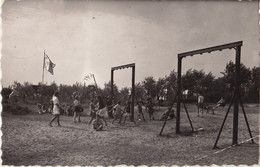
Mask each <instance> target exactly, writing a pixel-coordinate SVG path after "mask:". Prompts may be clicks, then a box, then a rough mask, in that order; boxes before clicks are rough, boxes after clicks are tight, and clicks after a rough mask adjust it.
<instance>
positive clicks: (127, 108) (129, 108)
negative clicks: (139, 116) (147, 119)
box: [123, 101, 131, 124]
mask: <svg viewBox="0 0 260 167" xmlns="http://www.w3.org/2000/svg"><path fill="white" fill-rule="evenodd" d="M130 105H131V102H130V101H128V102H126V107H125V109H124V111H125V114H124V115H125V119H124V122H123V124H125V120H126V117H129V119H130V112H131V106H130Z"/></svg>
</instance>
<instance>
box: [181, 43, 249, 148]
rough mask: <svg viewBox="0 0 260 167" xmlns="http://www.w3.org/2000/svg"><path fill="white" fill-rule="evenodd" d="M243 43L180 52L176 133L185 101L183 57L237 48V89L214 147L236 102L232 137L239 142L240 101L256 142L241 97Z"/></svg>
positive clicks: (235, 141) (233, 140)
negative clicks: (182, 85)
mask: <svg viewBox="0 0 260 167" xmlns="http://www.w3.org/2000/svg"><path fill="white" fill-rule="evenodd" d="M242 44H243V41H238V42H234V43H228V44H224V45H218V46H214V47H209V48H205V49H199V50H194V51H190V52H185V53H180V54H178V81H177V84H178V87H177V88H178V91H177V95H178V98H177V109H176V110H177V114H176V134H179V133H180V103H181V102H182V101H183V100H182V94H181V92H182V91H181V68H182V66H181V65H182V59H183V58H186V57H187V56H194V55H197V54H200V55H201V54H203V53H211V52H213V51H222V50H223V49H232V48H233V49H235V51H236V62H235V90H234V93H233V97H232V99H231V102H230V105H229V107H228V110H227V113H226V115H225V118H224V121H223V123H222V126H221V128H220V131H219V134H218V137H217V140H216V142H215V144H214V147H213V149H214V148H217V142H218V140H219V137H220V134H221V131H222V129H223V126H224V124H225V121H226V118H227V116H228V113H229V110H230V107H231V106H232V104H234V114H233V138H232V144H233V145H235V144H237V136H238V110H239V103H240V105H241V108H242V111H243V114H244V118H245V121H246V124H247V128H248V131H249V135H250V138H251V141H252V143H254V140H253V137H252V134H251V130H250V127H249V123H248V120H247V117H246V113H245V110H244V107H243V103H242V101H241V97H240V91H239V90H240V57H241V46H242Z"/></svg>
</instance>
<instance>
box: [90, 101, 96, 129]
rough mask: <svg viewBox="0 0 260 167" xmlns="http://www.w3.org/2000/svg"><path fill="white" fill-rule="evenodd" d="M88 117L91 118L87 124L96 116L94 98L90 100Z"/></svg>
mask: <svg viewBox="0 0 260 167" xmlns="http://www.w3.org/2000/svg"><path fill="white" fill-rule="evenodd" d="M90 117H91V120H90V121H89V123H88V124H89V125H90V124H91V123H92V121H93V120H94V119H95V118H96V108H95V103H94V100H91V102H90Z"/></svg>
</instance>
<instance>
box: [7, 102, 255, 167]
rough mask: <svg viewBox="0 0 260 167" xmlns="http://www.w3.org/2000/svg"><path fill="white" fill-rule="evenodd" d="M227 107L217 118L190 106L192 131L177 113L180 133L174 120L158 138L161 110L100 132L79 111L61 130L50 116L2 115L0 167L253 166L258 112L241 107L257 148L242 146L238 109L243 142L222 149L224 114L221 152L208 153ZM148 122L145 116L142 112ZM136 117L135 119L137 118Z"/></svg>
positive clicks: (227, 136)
mask: <svg viewBox="0 0 260 167" xmlns="http://www.w3.org/2000/svg"><path fill="white" fill-rule="evenodd" d="M226 109H227V106H226V107H225V108H224V109H222V108H220V109H217V111H216V114H215V115H212V114H211V113H210V114H204V117H203V118H201V117H197V112H196V109H195V106H193V105H188V110H189V113H190V116H191V119H192V123H193V127H194V129H196V130H197V129H199V128H203V130H202V131H197V132H195V133H191V127H190V124H189V122H188V119H187V115H186V113H185V112H184V110H183V109H182V112H181V128H180V130H181V132H182V133H181V134H178V135H176V134H175V124H176V120H175V119H173V120H169V121H168V122H167V124H166V126H165V129H164V131H163V134H162V136H159V133H160V130H161V127H162V125H163V122H162V121H159V120H158V119H159V117H160V116H161V114H162V112H163V111H164V110H165V108H160V109H158V110H157V111H156V113H155V118H156V120H154V121H150V120H147V121H146V122H143V121H137V125H134V123H132V122H129V121H128V120H127V121H126V124H125V125H124V126H120V125H118V124H114V125H112V124H111V122H112V120H111V119H108V126H106V127H104V130H103V131H99V132H97V131H95V130H93V128H92V126H91V125H87V123H88V121H89V120H90V117H89V116H88V111H84V116H82V122H81V123H76V124H75V123H73V122H72V117H68V116H61V125H62V127H57V124H56V122H55V123H53V127H49V126H48V123H49V121H50V120H51V118H52V115H50V114H43V115H38V114H29V115H11V114H6V113H2V133H3V136H2V153H3V154H2V161H3V162H2V164H3V165H16V166H18V165H26V166H28V165H41V166H45V165H52V166H55V165H63V166H64V165H69V166H74V165H81V166H86V165H89V166H96V165H102V166H108V165H112V166H115V165H122V164H125V165H135V166H137V165H149V166H151V165H156V166H158V165H166V166H168V165H212V164H217V165H224V164H234V165H239V164H246V165H253V164H258V158H259V144H258V143H259V138H258V135H259V124H258V121H259V117H258V112H259V107H258V106H255V105H253V106H248V105H247V107H246V108H245V109H246V112H247V117H248V120H249V123H250V128H251V131H252V134H253V136H254V137H255V139H254V140H255V141H256V143H257V144H252V143H251V142H250V140H249V141H247V140H248V139H249V138H250V137H249V134H248V130H247V127H246V124H245V119H244V117H243V114H242V110H241V109H240V113H239V136H238V142H239V143H241V142H244V143H243V144H240V145H238V146H235V147H231V148H228V149H225V150H222V149H223V148H227V147H229V146H231V144H232V122H233V118H232V116H233V109H232V110H231V112H230V113H229V116H228V118H227V121H226V124H225V126H224V129H223V131H222V133H221V137H220V139H219V142H218V146H219V147H220V149H212V148H213V145H214V143H215V141H216V138H217V134H218V132H219V129H220V126H221V124H222V121H223V119H224V116H225V112H226ZM144 114H145V117H146V118H147V119H148V115H147V112H145V111H144ZM136 115H137V114H136Z"/></svg>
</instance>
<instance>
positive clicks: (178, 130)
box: [176, 57, 182, 134]
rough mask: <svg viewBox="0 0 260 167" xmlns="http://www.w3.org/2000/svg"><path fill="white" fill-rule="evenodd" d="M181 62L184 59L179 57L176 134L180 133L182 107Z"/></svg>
mask: <svg viewBox="0 0 260 167" xmlns="http://www.w3.org/2000/svg"><path fill="white" fill-rule="evenodd" d="M181 61H182V58H181V57H178V78H177V79H178V80H177V84H178V85H177V94H178V98H177V109H176V134H179V133H180V107H181Z"/></svg>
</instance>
